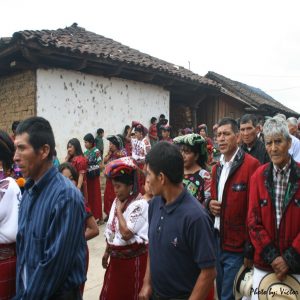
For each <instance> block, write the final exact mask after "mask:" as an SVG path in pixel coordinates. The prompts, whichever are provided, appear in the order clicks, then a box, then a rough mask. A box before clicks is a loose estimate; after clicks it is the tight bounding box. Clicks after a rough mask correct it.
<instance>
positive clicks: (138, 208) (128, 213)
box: [104, 195, 148, 246]
mask: <svg viewBox="0 0 300 300" xmlns="http://www.w3.org/2000/svg"><path fill="white" fill-rule="evenodd" d="M123 216H124V219H125V221H126V224H127V227H128V229H129V230H130V231H131V232H132V233H133V234H134V235H133V237H132V238H131V239H130V240H128V241H125V240H124V239H123V238H122V235H121V233H120V231H119V221H118V218H117V215H116V200H115V201H114V203H113V205H112V207H111V210H110V214H109V218H108V221H107V225H106V228H105V232H104V236H105V238H106V240H107V243H108V244H111V245H115V246H125V245H130V244H133V243H138V244H142V243H148V202H147V201H146V200H144V199H143V198H142V196H141V195H138V196H137V198H136V199H135V200H133V201H132V202H131V203H130V204H129V205H128V207H127V208H126V209H125V211H124V213H123Z"/></svg>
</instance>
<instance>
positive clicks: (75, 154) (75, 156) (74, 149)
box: [66, 138, 88, 201]
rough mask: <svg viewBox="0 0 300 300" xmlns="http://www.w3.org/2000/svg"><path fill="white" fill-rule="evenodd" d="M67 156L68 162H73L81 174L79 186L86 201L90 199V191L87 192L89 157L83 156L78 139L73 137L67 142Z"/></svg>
mask: <svg viewBox="0 0 300 300" xmlns="http://www.w3.org/2000/svg"><path fill="white" fill-rule="evenodd" d="M67 151H68V153H67V157H66V162H69V163H71V164H72V166H73V167H74V168H75V169H76V171H77V173H78V174H79V177H78V181H77V187H78V188H79V189H80V190H81V192H82V193H83V196H84V198H85V200H86V201H88V192H87V179H86V172H87V159H86V158H85V157H84V156H83V152H82V148H81V145H80V142H79V140H78V139H76V138H73V139H71V140H69V141H68V144H67Z"/></svg>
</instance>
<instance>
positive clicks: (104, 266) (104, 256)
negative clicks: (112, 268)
mask: <svg viewBox="0 0 300 300" xmlns="http://www.w3.org/2000/svg"><path fill="white" fill-rule="evenodd" d="M108 258H109V254H108V252H106V251H105V253H104V255H103V256H102V267H103V268H104V269H107V267H108Z"/></svg>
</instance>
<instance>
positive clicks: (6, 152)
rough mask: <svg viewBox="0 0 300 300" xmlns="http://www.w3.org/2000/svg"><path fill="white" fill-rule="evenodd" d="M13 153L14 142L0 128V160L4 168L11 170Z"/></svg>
mask: <svg viewBox="0 0 300 300" xmlns="http://www.w3.org/2000/svg"><path fill="white" fill-rule="evenodd" d="M14 153H15V147H14V143H13V141H12V140H11V138H10V136H9V135H8V134H7V133H6V132H5V131H3V130H0V161H2V164H3V167H4V169H5V170H11V169H12V165H13V158H14Z"/></svg>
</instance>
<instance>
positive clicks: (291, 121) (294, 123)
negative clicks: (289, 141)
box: [286, 117, 300, 139]
mask: <svg viewBox="0 0 300 300" xmlns="http://www.w3.org/2000/svg"><path fill="white" fill-rule="evenodd" d="M286 121H287V123H288V128H289V132H290V134H291V135H293V136H295V137H296V138H297V139H300V133H299V131H298V120H297V119H296V118H295V117H290V118H288V119H287V120H286Z"/></svg>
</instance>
